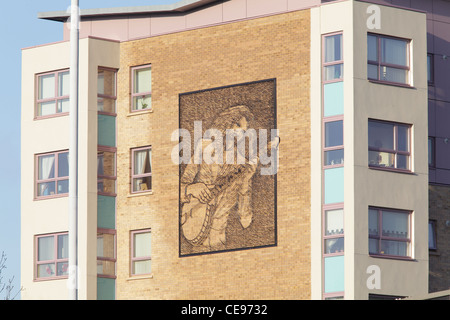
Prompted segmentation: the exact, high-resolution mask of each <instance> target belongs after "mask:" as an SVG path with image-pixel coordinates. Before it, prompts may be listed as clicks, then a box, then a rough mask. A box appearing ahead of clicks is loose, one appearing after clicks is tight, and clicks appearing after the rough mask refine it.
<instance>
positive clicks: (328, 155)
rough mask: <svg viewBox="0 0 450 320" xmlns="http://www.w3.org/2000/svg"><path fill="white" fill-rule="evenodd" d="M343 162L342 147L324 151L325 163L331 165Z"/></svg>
mask: <svg viewBox="0 0 450 320" xmlns="http://www.w3.org/2000/svg"><path fill="white" fill-rule="evenodd" d="M343 163H344V149H339V150H331V151H325V163H324V164H325V165H326V166H332V165H335V164H343Z"/></svg>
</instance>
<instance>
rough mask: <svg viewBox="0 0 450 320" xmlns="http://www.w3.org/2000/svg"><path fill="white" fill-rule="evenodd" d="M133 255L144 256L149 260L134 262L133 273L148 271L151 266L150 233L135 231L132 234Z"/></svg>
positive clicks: (136, 256)
mask: <svg viewBox="0 0 450 320" xmlns="http://www.w3.org/2000/svg"><path fill="white" fill-rule="evenodd" d="M133 254H134V257H135V258H141V257H146V258H149V260H141V261H135V262H134V274H146V273H150V266H151V260H150V255H151V233H150V232H145V233H137V234H135V235H134V253H133Z"/></svg>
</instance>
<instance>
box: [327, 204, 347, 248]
mask: <svg viewBox="0 0 450 320" xmlns="http://www.w3.org/2000/svg"><path fill="white" fill-rule="evenodd" d="M324 221H325V236H324V241H325V244H324V248H325V252H324V254H336V253H341V254H342V252H344V210H343V209H342V208H337V209H330V210H325V220H324Z"/></svg>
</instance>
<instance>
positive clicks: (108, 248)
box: [97, 228, 116, 278]
mask: <svg viewBox="0 0 450 320" xmlns="http://www.w3.org/2000/svg"><path fill="white" fill-rule="evenodd" d="M97 275H98V276H100V277H105V278H115V276H116V231H115V230H112V229H100V228H99V229H97Z"/></svg>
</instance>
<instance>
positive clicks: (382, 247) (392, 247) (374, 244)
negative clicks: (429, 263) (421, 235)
mask: <svg viewBox="0 0 450 320" xmlns="http://www.w3.org/2000/svg"><path fill="white" fill-rule="evenodd" d="M410 215H411V213H410V212H409V211H403V210H392V209H380V208H369V254H374V255H386V256H394V257H395V256H398V257H410V256H411V249H410V246H411V235H410V224H411V222H410Z"/></svg>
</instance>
